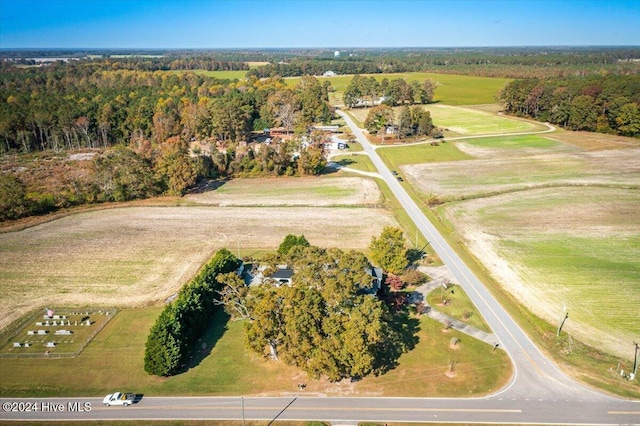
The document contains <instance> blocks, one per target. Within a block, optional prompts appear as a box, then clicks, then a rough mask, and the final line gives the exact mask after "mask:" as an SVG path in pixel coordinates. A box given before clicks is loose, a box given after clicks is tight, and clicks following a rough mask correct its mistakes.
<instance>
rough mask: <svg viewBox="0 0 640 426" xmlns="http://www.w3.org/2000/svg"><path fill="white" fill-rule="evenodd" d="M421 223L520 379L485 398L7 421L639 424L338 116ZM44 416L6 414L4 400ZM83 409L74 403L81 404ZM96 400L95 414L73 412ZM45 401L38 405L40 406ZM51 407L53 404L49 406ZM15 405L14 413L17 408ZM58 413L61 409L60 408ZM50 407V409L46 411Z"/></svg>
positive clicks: (230, 405)
mask: <svg viewBox="0 0 640 426" xmlns="http://www.w3.org/2000/svg"><path fill="white" fill-rule="evenodd" d="M338 114H340V115H341V116H342V117H343V118H344V119H345V121H346V122H347V124H348V125H349V126H350V127H351V129H352V131H353V133H354V135H355V136H356V137H357V138H358V141H359V142H360V143H361V144H362V147H363V148H364V150H365V152H366V153H367V154H368V155H369V157H370V158H371V160H372V162H373V164H374V165H375V166H376V167H377V169H378V171H379V173H380V176H381V178H382V179H384V180H385V182H386V183H387V184H388V185H389V187H390V188H391V190H392V191H393V193H394V194H395V196H396V197H397V198H398V200H399V201H400V203H401V204H402V205H403V206H404V208H405V209H406V211H407V213H408V214H409V215H410V217H411V218H412V220H413V221H414V222H415V224H416V226H417V227H418V229H419V230H420V232H422V234H423V235H424V236H425V238H426V239H427V240H428V241H429V242H430V243H431V246H432V247H433V249H434V250H435V251H436V253H437V254H438V255H439V256H440V258H441V259H442V261H443V262H444V263H445V264H446V265H447V267H448V268H449V270H450V271H451V273H452V274H453V275H454V277H455V278H456V280H457V281H458V283H459V284H460V285H461V286H462V287H463V288H464V289H465V291H466V292H467V294H468V295H469V297H470V298H471V299H472V301H473V303H474V304H475V305H476V307H477V308H478V310H479V311H480V313H481V314H482V316H483V317H484V318H485V320H486V321H487V323H488V324H489V326H490V327H491V328H492V330H493V332H494V334H495V336H496V338H497V341H496V342H495V343H498V344H499V348H501V349H503V350H506V351H507V353H508V354H509V356H510V357H511V359H512V361H513V364H514V371H515V374H514V375H513V377H512V380H511V382H510V383H509V384H508V385H507V386H506V387H505V389H503V390H501V391H499V392H497V393H496V394H493V395H491V396H488V397H485V398H466V399H462V398H459V399H456V398H316V397H314V398H311V397H303V396H292V397H276V398H254V397H247V398H243V397H143V398H142V399H141V401H140V402H139V403H137V404H134V405H133V406H131V407H128V408H120V407H102V405H101V399H96V398H50V399H2V400H1V402H2V403H3V410H2V411H0V420H19V419H21V420H31V421H34V420H39V419H48V420H51V419H55V420H78V421H85V420H114V419H141V420H168V419H194V420H200V419H218V420H230V419H234V420H242V419H247V420H249V419H252V420H264V421H274V420H325V421H330V422H333V423H338V424H340V423H342V424H345V425H346V424H357V422H358V421H377V422H403V421H404V422H418V421H419V422H439V423H445V422H454V423H511V424H524V423H535V424H550V423H553V424H640V401H629V400H623V399H617V398H613V397H609V396H606V395H603V394H600V393H597V392H595V391H593V390H591V389H588V388H586V387H584V386H582V385H580V384H579V383H577V382H575V381H573V380H572V379H570V378H569V377H567V376H565V375H564V374H563V373H561V372H560V371H559V370H558V369H557V368H556V367H555V366H554V365H553V364H552V363H551V362H550V361H549V360H548V359H547V358H545V356H544V355H543V354H542V353H541V352H540V351H539V350H538V348H537V347H536V346H535V345H534V344H533V343H532V342H531V340H529V338H528V337H527V336H526V334H525V333H524V332H523V331H522V330H521V329H520V327H519V326H518V325H517V324H516V323H515V321H514V320H513V319H512V318H511V317H510V316H509V315H508V314H507V312H506V311H505V310H504V309H503V308H502V307H501V306H500V305H499V304H498V303H497V301H496V300H495V299H494V298H493V297H492V296H491V294H490V293H489V292H488V291H487V290H486V289H485V287H484V286H483V285H482V283H481V282H480V281H479V280H478V279H477V278H476V277H475V276H474V275H473V273H472V272H471V270H470V269H469V268H467V266H466V265H465V264H464V263H463V262H462V260H461V259H460V258H459V257H458V256H457V254H456V253H455V252H454V251H453V250H452V249H451V247H450V246H449V244H448V243H447V242H446V241H445V240H444V239H443V238H442V236H441V235H440V234H439V233H438V232H437V230H436V229H435V228H434V227H433V225H432V224H431V223H430V222H429V221H428V220H427V219H426V217H425V216H424V215H423V214H422V212H421V211H420V209H419V208H418V206H417V205H416V204H415V202H414V201H413V200H412V199H411V198H410V197H409V195H408V194H407V192H406V191H405V190H404V188H403V187H402V185H401V184H400V183H399V182H398V181H397V180H396V178H395V176H393V174H391V172H390V171H389V169H388V168H387V167H386V165H385V164H384V163H383V161H382V160H381V159H380V157H379V156H378V154H377V153H376V152H375V149H374V148H373V147H372V146H371V145H370V144H369V142H368V140H367V138H366V137H365V136H364V134H363V133H362V130H360V129H359V128H358V127H357V126H356V125H355V123H354V122H353V121H352V120H351V118H349V117H348V116H347V115H346V114H344V113H343V112H342V111H338ZM7 402H9V403H15V404H14V406H15V408H20V403H23V405H22V408H23V409H24V408H26V405H25V404H24V403H34V402H35V403H36V405H35V406H36V407H37V408H38V411H35V412H34V411H31V412H27V413H21V412H12V411H10V412H7V411H6V410H5V409H4V408H5V403H7ZM76 402H77V403H79V404H75V403H76ZM83 403H90V406H91V410H90V411H86V410H85V411H81V412H78V411H73V409H74V408H76V407H78V406H83ZM38 404H39V405H38ZM43 404H46V405H43ZM8 408H14V407H12V406H11V404H10V405H9V406H8ZM52 408H55V409H56V410H55V411H53V410H52ZM44 409H46V410H44Z"/></svg>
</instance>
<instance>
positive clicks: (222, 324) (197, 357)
mask: <svg viewBox="0 0 640 426" xmlns="http://www.w3.org/2000/svg"><path fill="white" fill-rule="evenodd" d="M230 319H231V317H230V316H229V314H227V313H226V312H225V311H224V309H221V308H217V309H216V313H215V314H214V315H213V318H212V319H211V322H210V324H209V326H208V327H207V328H206V329H205V331H204V333H203V334H202V336H201V337H200V338H199V339H198V341H197V343H196V344H195V345H194V346H193V347H192V348H191V351H190V353H189V361H188V362H187V363H186V364H185V365H183V366H182V368H181V369H180V371H179V372H178V374H182V373H185V372H187V371H189V370H190V369H192V368H194V367H197V366H198V365H200V363H201V362H202V361H203V360H204V359H205V358H206V357H208V356H209V355H211V351H212V350H213V348H214V347H215V346H216V344H217V343H218V341H219V340H220V339H221V338H222V336H224V333H226V331H227V330H228V327H227V324H228V323H229V320H230Z"/></svg>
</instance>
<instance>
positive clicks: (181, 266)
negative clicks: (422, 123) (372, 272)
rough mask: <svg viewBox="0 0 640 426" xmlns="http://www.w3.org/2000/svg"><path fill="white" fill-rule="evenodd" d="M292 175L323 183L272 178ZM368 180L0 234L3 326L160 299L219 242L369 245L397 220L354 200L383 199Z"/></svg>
mask: <svg viewBox="0 0 640 426" xmlns="http://www.w3.org/2000/svg"><path fill="white" fill-rule="evenodd" d="M332 179H333V178H327V180H332ZM341 179H348V178H341ZM355 179H356V181H355V182H359V183H362V182H361V180H360V178H355ZM291 181H293V182H294V184H295V185H300V186H303V187H304V186H305V185H307V186H310V187H311V188H315V187H317V185H315V184H312V185H311V184H309V183H308V182H307V181H306V180H298V179H295V178H292V179H286V178H283V179H281V180H277V182H273V183H272V186H273V187H278V185H280V184H281V185H283V186H287V185H294V184H292V183H291ZM335 182H346V181H345V180H336V181H335ZM238 184H239V183H238ZM361 186H362V188H363V189H362V190H361V191H360V192H359V193H360V194H368V195H362V196H360V195H357V194H355V195H354V194H353V193H352V192H351V191H349V194H346V195H345V194H343V193H338V194H336V191H338V192H339V188H337V187H336V188H337V189H332V186H331V185H329V186H328V187H326V188H325V189H324V190H323V191H315V192H313V191H309V193H307V194H305V195H304V197H305V200H306V203H307V204H308V205H307V206H298V207H297V206H292V207H291V206H288V207H286V208H285V206H287V204H288V203H287V202H286V200H284V201H283V203H282V204H281V205H271V206H268V207H218V206H212V205H186V206H172V207H123V208H114V209H106V210H98V211H86V212H80V213H77V214H71V215H68V216H66V217H62V218H60V219H57V220H53V221H51V222H47V223H43V224H40V225H37V226H33V227H31V228H27V229H24V230H21V231H17V232H7V233H2V234H0V287H1V288H2V293H1V294H0V326H1V327H4V326H6V325H7V324H9V323H11V322H12V321H14V320H16V319H17V318H18V317H20V316H21V315H22V314H23V313H24V312H26V311H29V310H31V309H37V308H42V307H45V306H48V305H51V304H53V303H56V304H58V305H60V306H67V307H85V306H91V307H96V306H97V307H127V306H129V307H130V306H147V305H149V304H154V303H158V302H161V301H162V300H164V299H165V298H166V297H168V296H170V295H171V294H173V293H175V292H176V291H177V289H178V288H180V286H181V285H182V284H183V283H184V282H186V281H188V280H189V279H190V278H191V277H192V276H193V275H194V274H195V273H196V271H197V270H198V269H199V268H200V266H201V265H202V264H203V262H205V261H206V260H207V259H208V258H209V257H210V256H211V255H212V254H213V253H214V252H215V251H216V250H218V249H220V248H221V247H227V248H229V249H232V250H233V251H234V252H236V250H241V251H242V254H243V255H249V254H252V253H254V252H259V251H261V250H273V249H274V248H275V247H278V245H279V244H280V242H281V241H282V240H283V238H284V237H285V236H286V235H287V234H289V233H293V234H304V235H305V236H306V237H307V239H308V240H309V241H310V242H311V243H312V244H315V245H318V246H321V247H339V248H343V249H358V250H363V249H365V248H366V247H367V246H368V245H369V243H370V241H371V238H372V236H374V235H377V234H379V233H380V231H381V230H382V228H383V227H384V226H397V222H396V221H395V219H393V217H392V215H391V213H390V212H388V211H386V210H383V209H380V208H369V207H363V206H362V205H360V204H354V203H357V202H359V201H358V200H359V199H366V200H370V201H372V202H374V203H375V202H377V200H378V199H379V198H380V196H381V195H380V192H379V190H378V189H377V187H375V186H373V187H369V186H367V185H366V184H363V185H361ZM358 187H360V186H358ZM228 188H231V186H230V187H228ZM366 188H368V189H366ZM365 189H366V191H368V192H366V191H365ZM295 191H302V190H300V189H298V190H295ZM295 191H294V192H295ZM208 196H209V194H208V193H204V194H202V197H204V198H206V197H208ZM249 196H252V197H255V194H254V195H251V194H249V195H247V197H249ZM345 197H350V199H351V203H352V204H348V203H347V202H346V200H345ZM237 198H238V199H239V200H240V199H241V198H242V197H240V196H238V197H237ZM327 199H328V200H333V201H331V202H336V200H337V203H339V205H340V206H341V207H332V206H317V207H315V206H313V205H314V203H316V202H317V203H319V204H322V203H323V202H324V201H323V200H327ZM187 202H189V201H187ZM189 203H190V204H195V202H194V201H193V200H192V201H190V202H189ZM204 203H205V204H206V203H207V201H206V200H205V201H204Z"/></svg>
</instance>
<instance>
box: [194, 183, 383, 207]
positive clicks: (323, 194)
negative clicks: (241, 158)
mask: <svg viewBox="0 0 640 426" xmlns="http://www.w3.org/2000/svg"><path fill="white" fill-rule="evenodd" d="M380 198H381V194H380V190H379V189H378V186H377V185H376V183H375V182H374V181H373V180H371V179H366V178H361V177H303V178H257V179H233V180H231V181H229V182H226V183H224V184H223V185H221V186H219V187H218V188H217V189H215V190H213V191H207V192H204V193H201V194H190V195H188V196H186V197H185V199H186V200H188V201H190V202H194V203H197V204H208V205H219V206H336V205H341V206H347V205H372V204H377V203H379V202H380Z"/></svg>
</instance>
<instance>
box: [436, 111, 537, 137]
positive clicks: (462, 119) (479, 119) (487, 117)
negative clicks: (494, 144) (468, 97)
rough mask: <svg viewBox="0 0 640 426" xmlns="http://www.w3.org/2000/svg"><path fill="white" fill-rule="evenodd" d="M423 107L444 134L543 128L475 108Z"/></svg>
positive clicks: (510, 131)
mask: <svg viewBox="0 0 640 426" xmlns="http://www.w3.org/2000/svg"><path fill="white" fill-rule="evenodd" d="M424 108H425V109H426V110H428V111H429V112H430V113H431V118H432V119H433V124H434V125H436V126H438V127H439V128H441V129H443V130H444V131H445V136H448V137H452V136H471V135H484V134H492V133H493V134H502V133H517V132H531V131H536V130H544V129H545V127H544V126H542V125H540V124H533V123H531V122H527V121H522V120H516V119H513V118H509V117H504V116H499V115H496V114H491V113H488V112H485V111H480V110H477V109H470V108H462V107H453V106H449V105H440V104H432V105H425V106H424Z"/></svg>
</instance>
